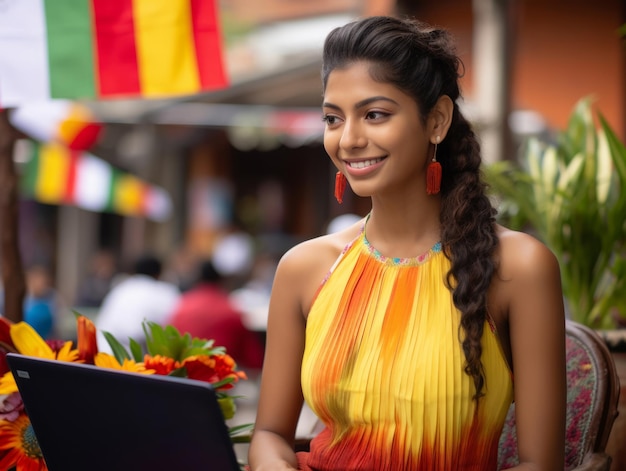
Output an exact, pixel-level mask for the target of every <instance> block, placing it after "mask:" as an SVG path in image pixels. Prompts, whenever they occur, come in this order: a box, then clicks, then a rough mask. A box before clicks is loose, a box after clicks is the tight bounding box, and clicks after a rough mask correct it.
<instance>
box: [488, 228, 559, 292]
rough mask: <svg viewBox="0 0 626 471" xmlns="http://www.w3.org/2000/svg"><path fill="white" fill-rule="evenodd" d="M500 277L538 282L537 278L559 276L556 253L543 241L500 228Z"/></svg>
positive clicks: (522, 233)
mask: <svg viewBox="0 0 626 471" xmlns="http://www.w3.org/2000/svg"><path fill="white" fill-rule="evenodd" d="M498 237H499V241H500V247H499V249H498V262H499V263H498V265H499V275H500V278H501V279H505V280H516V279H517V280H522V279H526V280H531V279H535V280H537V277H540V278H542V277H546V276H547V277H554V276H555V275H556V276H559V263H558V260H557V258H556V256H555V255H554V253H553V252H552V251H551V250H550V249H549V248H548V247H547V246H546V245H545V244H543V243H542V242H541V241H539V240H538V239H536V238H535V237H533V236H531V235H530V234H526V233H524V232H519V231H513V230H511V229H507V228H505V227H503V226H498Z"/></svg>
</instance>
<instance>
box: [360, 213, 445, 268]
mask: <svg viewBox="0 0 626 471" xmlns="http://www.w3.org/2000/svg"><path fill="white" fill-rule="evenodd" d="M369 219H370V214H368V215H367V217H366V218H365V221H363V225H362V226H361V240H362V242H363V246H364V248H365V249H366V250H367V252H368V253H369V254H370V255H371V256H372V257H373V258H374V259H376V260H377V261H378V262H380V263H382V264H384V265H391V266H394V265H397V266H415V265H423V264H424V263H426V262H427V261H428V260H430V258H431V257H432V256H433V255H435V254H438V253H440V252H441V242H436V243H435V244H434V245H433V246H432V247H431V248H430V249H428V250H427V251H426V252H424V253H422V254H420V255H418V256H416V257H387V256H385V255H383V254H381V253H380V252H379V251H378V249H376V247H374V246H373V245H372V244H371V243H370V241H369V240H367V235H366V233H365V227H366V226H367V222H368V221H369Z"/></svg>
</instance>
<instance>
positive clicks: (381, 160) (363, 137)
mask: <svg viewBox="0 0 626 471" xmlns="http://www.w3.org/2000/svg"><path fill="white" fill-rule="evenodd" d="M368 69H369V64H368V63H367V62H357V63H355V64H353V65H350V66H348V67H346V68H342V69H335V70H333V71H332V72H331V73H330V75H329V77H328V81H327V83H326V90H325V93H324V103H323V113H324V120H325V121H326V127H325V131H324V148H325V149H326V152H327V153H328V155H329V156H330V158H331V159H332V161H333V163H334V164H335V166H336V167H337V168H338V169H339V170H340V171H341V172H343V173H344V175H346V177H347V178H348V181H349V182H350V186H351V187H352V190H353V191H354V192H355V193H356V194H358V195H360V196H373V195H384V194H393V193H397V192H400V193H406V192H411V193H412V192H414V191H422V192H423V193H424V194H425V191H426V190H425V185H426V175H425V172H426V167H427V164H428V160H429V159H428V149H429V137H428V136H427V135H426V129H425V127H424V125H423V123H422V120H421V118H420V114H419V109H418V106H417V103H416V102H415V100H414V99H413V98H412V97H410V96H409V95H407V94H406V93H404V92H403V91H401V90H400V89H398V88H396V87H395V86H394V85H391V84H389V83H383V82H377V81H375V80H373V79H372V78H371V76H370V74H369V70H368Z"/></svg>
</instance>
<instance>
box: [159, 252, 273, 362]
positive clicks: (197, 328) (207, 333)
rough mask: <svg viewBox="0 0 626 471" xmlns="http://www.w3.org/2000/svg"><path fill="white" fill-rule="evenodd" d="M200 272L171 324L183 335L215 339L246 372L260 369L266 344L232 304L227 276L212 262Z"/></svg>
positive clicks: (170, 321) (203, 266) (183, 298)
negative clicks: (226, 281)
mask: <svg viewBox="0 0 626 471" xmlns="http://www.w3.org/2000/svg"><path fill="white" fill-rule="evenodd" d="M199 271H200V273H199V277H198V280H197V283H196V284H195V285H194V287H193V288H191V289H190V290H188V291H186V292H185V293H183V294H182V296H181V298H180V300H179V302H178V305H177V306H176V308H175V310H174V313H173V315H172V317H171V318H170V319H169V322H168V324H171V325H173V326H174V327H176V328H177V329H178V330H179V331H180V332H181V333H185V332H188V333H189V334H191V336H193V337H198V338H206V339H213V340H215V345H216V346H223V347H226V352H227V353H228V354H229V355H230V356H232V357H233V358H234V359H235V361H236V362H237V364H238V365H239V367H240V368H242V369H243V370H244V371H246V373H251V371H250V370H259V369H260V368H261V366H262V363H263V354H264V347H263V343H262V342H261V339H260V337H259V336H258V335H257V334H256V333H255V332H252V331H251V330H249V329H247V328H246V327H245V325H244V323H243V321H242V313H241V312H240V311H239V310H237V309H236V308H235V306H234V305H233V304H232V303H231V301H230V296H229V292H228V290H227V289H225V288H224V286H223V282H224V277H223V276H222V275H221V274H220V273H219V272H218V270H217V269H216V268H215V266H214V264H213V262H211V261H210V260H206V261H203V262H202V263H201V266H200V270H199ZM252 373H253V374H254V371H252Z"/></svg>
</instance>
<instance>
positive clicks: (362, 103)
mask: <svg viewBox="0 0 626 471" xmlns="http://www.w3.org/2000/svg"><path fill="white" fill-rule="evenodd" d="M375 101H388V102H390V103H393V104H394V105H397V104H398V102H397V101H395V100H392V99H391V98H388V97H386V96H382V95H381V96H373V97H370V98H365V99H364V100H361V101H359V102H357V103H356V104H355V105H354V109H355V110H358V109H359V108H363V107H364V106H367V105H369V104H370V103H373V102H375ZM322 107H324V108H333V109H335V110H339V109H340V107H339V106H337V105H335V104H333V103H329V102H327V101H325V102H324V103H323V104H322Z"/></svg>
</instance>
